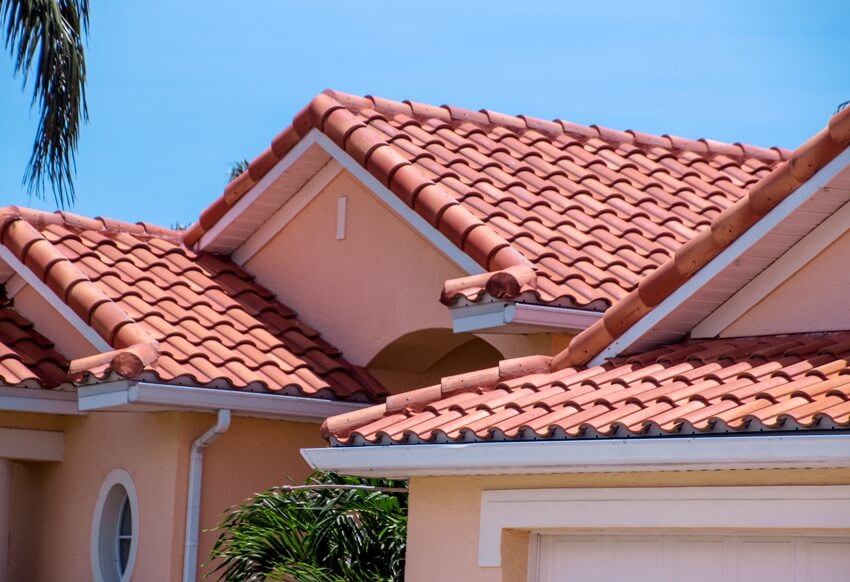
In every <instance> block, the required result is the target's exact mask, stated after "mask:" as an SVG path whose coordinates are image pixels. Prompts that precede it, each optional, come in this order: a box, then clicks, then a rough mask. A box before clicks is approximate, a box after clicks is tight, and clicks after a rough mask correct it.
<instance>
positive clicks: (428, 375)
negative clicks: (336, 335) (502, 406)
mask: <svg viewBox="0 0 850 582" xmlns="http://www.w3.org/2000/svg"><path fill="white" fill-rule="evenodd" d="M501 359H502V353H501V352H500V351H499V350H497V349H496V348H495V347H493V346H492V345H491V344H490V343H488V342H486V341H485V340H483V339H481V338H480V337H477V336H475V335H472V334H464V333H461V334H456V333H454V332H452V330H450V329H442V328H432V329H422V330H418V331H414V332H410V333H406V334H404V335H402V336H400V337H398V338H396V339H395V340H393V341H392V342H390V343H389V344H387V345H386V346H384V348H383V349H381V350H380V351H379V352H378V353H377V354H376V355H375V357H373V358H372V360H371V361H370V362H369V365H368V366H367V368H368V369H369V371H370V372H372V374H373V375H374V376H375V377H376V378H377V379H378V380H379V381H380V382H382V383H383V384H384V386H386V387H387V389H389V390H390V391H391V392H403V391H405V390H409V389H412V388H420V387H422V386H429V385H431V384H436V383H438V382H439V381H440V379H441V378H442V377H444V376H451V375H452V374H460V373H462V372H469V371H472V370H479V369H481V368H487V367H490V366H495V365H496V364H497V363H498V362H499V360H501Z"/></svg>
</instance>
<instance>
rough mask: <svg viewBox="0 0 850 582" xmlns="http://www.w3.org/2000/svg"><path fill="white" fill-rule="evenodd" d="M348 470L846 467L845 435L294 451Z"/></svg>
mask: <svg viewBox="0 0 850 582" xmlns="http://www.w3.org/2000/svg"><path fill="white" fill-rule="evenodd" d="M301 455H302V456H303V457H304V459H305V460H306V461H307V462H308V463H309V464H310V466H311V467H313V468H314V469H324V470H331V471H335V472H338V473H343V474H349V475H364V476H372V475H379V476H385V477H397V478H408V477H422V476H432V475H531V474H538V475H541V474H563V473H591V472H595V473H600V472H608V473H610V472H633V471H701V470H724V469H725V470H732V469H791V468H843V467H850V435H846V434H817V435H806V434H799V433H797V434H794V435H777V436H773V435H766V434H762V435H756V436H699V437H653V438H633V439H594V440H566V441H518V442H491V443H468V444H446V445H425V444H420V445H389V446H351V447H331V448H321V449H301Z"/></svg>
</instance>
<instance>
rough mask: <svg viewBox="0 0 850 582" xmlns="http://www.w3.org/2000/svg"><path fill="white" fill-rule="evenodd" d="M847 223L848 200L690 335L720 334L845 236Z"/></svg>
mask: <svg viewBox="0 0 850 582" xmlns="http://www.w3.org/2000/svg"><path fill="white" fill-rule="evenodd" d="M848 225H850V203H847V204H844V206H842V207H841V208H839V209H838V210H837V211H836V212H835V213H834V214H832V215H830V216H829V218H827V219H826V220H824V221H823V222H822V223H820V224H819V225H818V226H817V227H816V228H815V229H814V230H812V232H810V233H809V234H808V235H806V236H805V237H804V238H803V240H801V241H800V242H798V243H797V244H795V245H794V246H793V247H791V248H790V249H788V251H786V252H785V253H784V254H783V255H782V256H781V257H779V258H778V259H776V261H774V262H773V263H772V264H771V265H770V266H769V267H768V268H767V269H765V270H764V271H762V272H761V273H759V274H758V276H756V277H755V278H754V279H753V280H752V281H750V282H749V283H747V284H746V285H745V286H744V287H743V288H742V289H741V290H740V291H738V292H737V293H735V295H733V296H732V297H731V298H730V299H729V300H728V301H726V302H725V303H723V304H722V305H721V306H720V307H718V308H717V309H715V310H714V312H713V313H711V315H709V316H708V317H706V318H705V319H703V320H702V321H701V322H700V323H699V325H697V326H696V327H695V328H694V329H693V331H692V332H691V337H694V338H710V337H717V336H718V335H720V333H721V332H723V330H724V329H726V328H727V327H729V326H730V325H732V324H733V323H735V322H736V321H737V320H738V319H740V318H741V317H742V316H743V315H744V314H745V313H747V312H748V311H749V310H750V309H752V308H753V307H755V305H756V304H757V303H758V302H760V301H761V300H762V299H764V298H765V297H767V295H769V294H770V293H771V292H772V291H773V290H774V289H777V288H778V287H779V286H780V285H781V284H782V283H784V282H785V281H787V280H788V279H790V278H791V277H792V276H793V275H794V273H796V272H797V271H799V270H800V269H802V268H803V267H805V266H806V265H807V264H809V263H810V262H811V261H812V260H813V259H814V258H815V257H816V256H818V255H819V254H820V253H821V252H823V251H824V250H825V249H826V248H827V247H828V246H829V245H831V244H832V243H833V242H835V241H836V240H837V239H838V238H839V237H841V236H842V235H844V234H845V233H846V232H847V228H848Z"/></svg>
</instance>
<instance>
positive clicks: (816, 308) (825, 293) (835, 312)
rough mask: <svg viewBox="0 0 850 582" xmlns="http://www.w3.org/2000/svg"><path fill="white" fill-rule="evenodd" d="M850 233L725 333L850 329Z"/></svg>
mask: <svg viewBox="0 0 850 582" xmlns="http://www.w3.org/2000/svg"><path fill="white" fill-rule="evenodd" d="M849 257H850V233H847V234H844V235H843V236H842V237H841V238H839V239H838V240H837V241H835V242H834V243H833V244H831V245H830V246H829V247H827V248H826V249H825V250H824V251H823V252H822V253H820V254H819V255H817V256H816V257H815V258H814V259H813V260H812V261H811V262H810V263H809V264H807V265H806V266H805V267H803V268H802V269H800V270H799V271H797V272H796V273H795V274H794V275H793V276H792V277H791V278H790V279H788V280H787V281H785V282H784V283H783V284H782V285H780V286H779V287H778V288H777V289H775V290H774V291H773V292H772V293H770V294H769V295H768V296H767V297H765V298H764V299H762V300H761V301H760V302H759V303H757V304H756V305H755V306H754V307H753V308H752V309H750V310H749V312H747V313H745V314H744V315H743V316H742V317H741V318H739V319H738V320H737V321H735V322H734V323H733V324H732V325H730V326H729V327H728V328H726V329H725V330H724V331H723V332H722V333H721V335H722V336H724V337H735V336H743V335H766V334H776V333H792V332H805V331H831V330H846V329H850V301H848V300H847V298H848V296H850V269H848V268H847V265H848V264H850V258H849Z"/></svg>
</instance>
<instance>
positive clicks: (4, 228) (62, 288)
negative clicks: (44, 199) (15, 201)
mask: <svg viewBox="0 0 850 582" xmlns="http://www.w3.org/2000/svg"><path fill="white" fill-rule="evenodd" d="M36 212H38V211H36ZM44 214H45V215H46V216H55V215H53V214H51V213H44ZM30 216H32V215H30ZM87 220H91V219H87ZM0 244H3V245H4V246H5V247H6V248H7V249H9V251H10V252H12V254H14V255H15V257H16V258H17V259H18V260H20V261H21V263H23V265H24V266H25V267H27V268H28V269H30V271H31V272H32V273H33V274H34V275H35V276H36V277H38V278H39V279H40V280H42V281H43V282H44V283H45V284H46V285H47V286H48V287H49V288H50V290H51V291H53V292H54V293H55V294H56V295H57V296H58V297H59V298H60V299H61V300H62V301H63V302H64V303H65V304H66V305H68V307H70V308H71V310H72V311H73V312H74V313H76V314H77V315H78V316H79V317H80V318H81V319H82V320H83V321H85V322H86V323H87V324H88V325H90V326H91V327H92V329H93V330H94V331H95V332H96V333H97V334H98V335H99V336H100V337H102V338H103V339H104V340H105V341H106V342H107V343H108V344H109V345H110V346H112V347H115V348H116V349H115V350H113V351H110V352H104V353H101V354H96V355H94V356H90V357H87V358H81V359H78V360H74V361H71V362H70V366H69V375H73V374H74V373H75V370H76V371H79V369H81V368H80V365H81V364H85V365H86V366H88V367H87V368H83V369H90V368H91V366H92V365H94V364H97V365H101V366H103V367H104V368H106V367H108V368H109V369H110V370H112V371H115V372H116V373H117V374H119V375H121V376H123V377H135V376H136V375H138V374H139V373H140V372H141V371H142V369H143V368H144V367H145V366H147V365H150V364H152V363H153V362H154V361H156V359H157V357H158V356H159V349H158V348H159V343H158V342H157V341H156V340H155V339H154V338H153V336H151V335H150V334H149V333H148V332H147V331H145V330H144V329H143V328H142V327H141V326H140V325H139V324H138V323H137V322H136V321H135V320H134V319H133V318H131V317H130V316H129V315H127V313H126V312H125V311H124V310H123V309H121V308H120V307H119V306H118V305H117V304H116V303H115V302H114V301H112V299H110V298H109V296H107V295H106V294H105V293H104V292H103V291H102V290H101V289H100V288H99V287H98V286H97V285H95V284H94V283H92V281H91V280H90V279H89V278H88V277H86V276H85V275H84V274H83V273H82V271H80V270H79V269H78V268H77V266H76V265H74V263H72V262H71V260H70V259H69V258H68V257H66V256H65V255H64V254H62V252H61V251H59V249H57V248H56V247H55V246H54V245H53V243H51V242H50V241H49V240H47V239H46V238H45V237H44V235H43V234H41V232H39V231H38V229H36V227H35V226H33V225H32V224H31V223H30V222H29V220H27V218H26V217H24V216H23V215H22V214H21V213H20V212H18V209H16V208H14V207H12V208H4V209H0Z"/></svg>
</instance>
